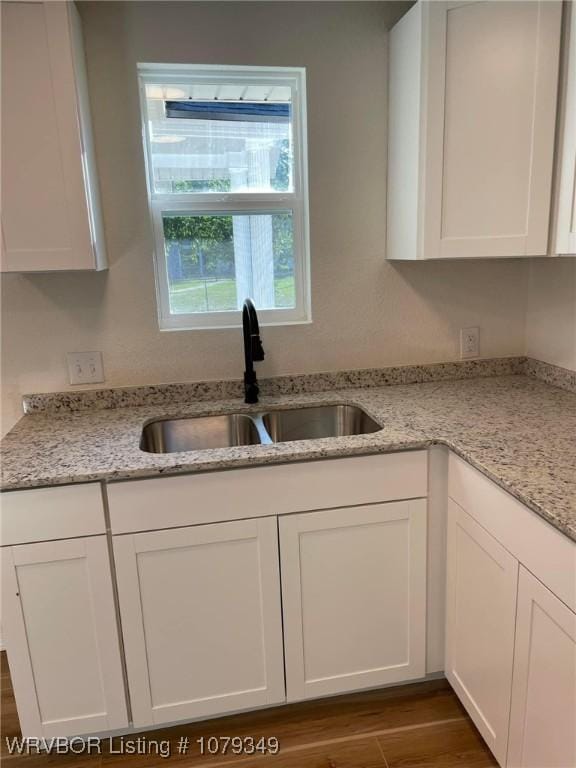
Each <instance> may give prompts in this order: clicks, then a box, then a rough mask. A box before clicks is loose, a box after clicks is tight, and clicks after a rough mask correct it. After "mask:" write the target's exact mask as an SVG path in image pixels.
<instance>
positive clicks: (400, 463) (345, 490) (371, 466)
mask: <svg viewBox="0 0 576 768" xmlns="http://www.w3.org/2000/svg"><path fill="white" fill-rule="evenodd" d="M107 491H108V501H109V506H110V521H111V528H112V532H113V533H115V534H118V533H132V532H136V531H147V530H159V529H162V528H175V527H180V526H186V525H197V524H200V523H213V522H221V521H225V520H240V519H243V518H249V517H261V516H265V515H282V514H289V513H291V512H303V511H308V510H315V509H328V508H333V507H345V506H354V505H359V504H371V503H375V502H379V501H393V500H397V499H411V498H421V497H424V496H426V493H427V455H426V451H412V452H404V453H392V454H382V455H378V456H359V457H354V458H346V459H332V460H326V461H310V462H303V463H299V464H282V465H275V466H266V467H254V468H249V469H234V470H227V471H225V472H210V473H204V474H196V475H183V476H180V477H169V478H155V479H152V480H133V481H129V482H123V483H113V484H110V485H108V488H107Z"/></svg>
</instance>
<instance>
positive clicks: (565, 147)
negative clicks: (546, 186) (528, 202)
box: [552, 2, 576, 256]
mask: <svg viewBox="0 0 576 768" xmlns="http://www.w3.org/2000/svg"><path fill="white" fill-rule="evenodd" d="M566 17H567V18H566V38H565V42H566V48H565V60H564V65H565V68H564V71H565V73H566V74H565V80H564V92H563V96H564V98H563V104H562V114H561V122H560V146H559V158H558V169H559V170H558V178H559V186H558V199H557V207H556V232H555V238H554V240H553V248H552V251H553V252H554V253H557V254H560V255H572V256H574V255H576V9H575V8H574V3H573V2H572V3H567V4H566Z"/></svg>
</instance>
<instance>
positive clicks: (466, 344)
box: [460, 326, 480, 360]
mask: <svg viewBox="0 0 576 768" xmlns="http://www.w3.org/2000/svg"><path fill="white" fill-rule="evenodd" d="M479 356H480V328H478V327H477V326H474V327H472V328H460V359H461V360H469V359H470V358H473V357H479Z"/></svg>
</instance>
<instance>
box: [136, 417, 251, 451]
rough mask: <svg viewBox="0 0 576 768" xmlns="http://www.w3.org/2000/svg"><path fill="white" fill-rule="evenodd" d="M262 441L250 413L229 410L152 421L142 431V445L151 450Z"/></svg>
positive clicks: (190, 448) (244, 443) (189, 448)
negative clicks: (216, 414)
mask: <svg viewBox="0 0 576 768" xmlns="http://www.w3.org/2000/svg"><path fill="white" fill-rule="evenodd" d="M260 442H261V440H260V435H259V433H258V428H257V426H256V423H255V421H254V420H253V419H251V418H250V416H247V415H245V414H243V413H228V414H225V415H223V416H195V417H193V418H189V419H186V418H182V419H159V420H157V421H151V422H150V423H149V424H146V426H145V427H144V429H143V430H142V438H141V440H140V448H141V449H142V450H143V451H148V453H175V452H176V451H198V450H204V449H207V448H231V447H233V446H238V445H258V444H259V443H260Z"/></svg>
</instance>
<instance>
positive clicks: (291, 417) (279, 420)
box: [262, 405, 382, 443]
mask: <svg viewBox="0 0 576 768" xmlns="http://www.w3.org/2000/svg"><path fill="white" fill-rule="evenodd" d="M262 420H263V422H264V426H265V427H266V431H267V432H268V434H269V435H270V437H271V438H272V440H273V441H274V442H275V443H282V442H286V441H287V440H317V439H318V438H321V437H346V436H349V435H365V434H368V433H369V432H378V430H380V429H382V427H381V426H380V425H379V424H377V423H376V422H375V421H374V419H372V418H371V417H370V416H368V414H367V413H366V412H365V411H363V410H362V408H358V406H355V405H319V406H314V407H309V408H290V409H289V410H285V411H269V412H268V413H265V414H264V415H263V419H262Z"/></svg>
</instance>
